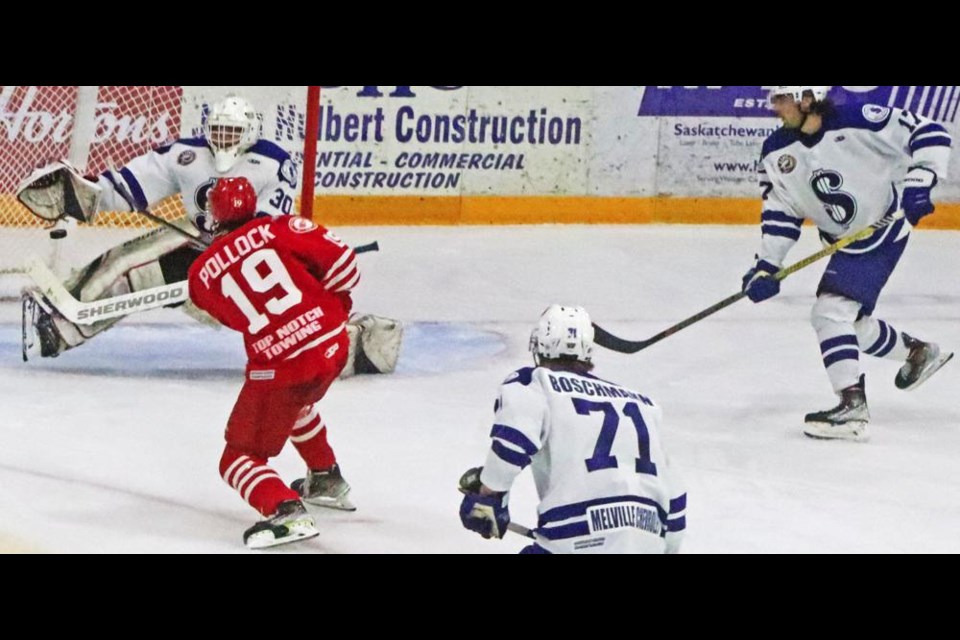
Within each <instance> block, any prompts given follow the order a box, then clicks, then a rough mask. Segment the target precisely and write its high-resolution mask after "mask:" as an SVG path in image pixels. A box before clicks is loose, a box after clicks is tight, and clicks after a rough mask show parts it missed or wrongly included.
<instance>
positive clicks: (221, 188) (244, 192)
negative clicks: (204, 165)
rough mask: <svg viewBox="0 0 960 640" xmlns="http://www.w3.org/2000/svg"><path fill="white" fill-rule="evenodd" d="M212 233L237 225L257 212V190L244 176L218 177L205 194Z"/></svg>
mask: <svg viewBox="0 0 960 640" xmlns="http://www.w3.org/2000/svg"><path fill="white" fill-rule="evenodd" d="M207 203H208V204H207V206H208V207H209V209H210V217H211V218H213V225H212V227H213V231H214V233H216V232H218V231H220V230H221V229H223V228H225V227H226V228H233V227H239V226H240V225H242V224H244V223H245V222H247V221H248V220H251V219H252V218H253V217H254V216H255V215H256V213H257V192H256V190H255V189H254V188H253V185H252V184H250V181H249V180H247V179H246V178H220V179H219V180H217V184H215V185H214V186H213V189H211V190H210V193H209V194H208V196H207Z"/></svg>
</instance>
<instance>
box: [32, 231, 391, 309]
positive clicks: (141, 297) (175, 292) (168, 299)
mask: <svg viewBox="0 0 960 640" xmlns="http://www.w3.org/2000/svg"><path fill="white" fill-rule="evenodd" d="M379 250H380V245H379V244H378V243H377V242H376V241H373V242H371V243H369V244H364V245H360V246H358V247H355V248H354V250H353V252H354V253H368V252H371V251H379ZM26 273H27V275H28V276H29V277H30V279H31V280H33V282H34V283H35V284H36V285H37V288H38V290H39V293H40V294H41V295H42V297H44V298H46V299H47V301H49V304H50V305H51V306H53V307H54V308H55V309H56V310H57V311H59V312H60V313H61V315H63V317H65V318H66V319H67V320H69V321H70V322H73V323H75V324H92V323H94V322H100V321H101V320H109V319H111V318H119V317H122V316H126V315H130V314H131V313H138V312H140V311H150V310H151V309H159V308H160V307H166V306H169V305H171V304H176V303H180V302H186V300H187V298H188V297H189V292H188V290H187V281H186V280H182V281H180V282H172V283H170V284H165V285H161V286H159V287H152V288H150V289H143V290H141V291H134V292H132V293H125V294H123V295H119V296H114V297H111V298H103V299H101V300H94V301H92V302H82V301H80V300H77V299H76V298H75V297H74V296H73V295H72V294H71V293H70V292H69V291H67V289H66V287H64V286H63V283H62V282H60V279H59V278H58V277H57V276H56V275H54V273H53V272H52V271H51V270H50V268H49V267H48V266H47V265H46V264H45V263H44V262H43V260H41V259H40V258H36V257H34V258H31V259H30V260H28V261H27V270H26ZM37 302H40V303H41V304H42V300H37Z"/></svg>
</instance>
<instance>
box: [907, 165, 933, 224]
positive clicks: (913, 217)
mask: <svg viewBox="0 0 960 640" xmlns="http://www.w3.org/2000/svg"><path fill="white" fill-rule="evenodd" d="M936 184H937V174H935V173H934V172H933V171H930V170H929V169H923V168H921V167H914V168H912V169H910V171H908V172H907V177H906V178H904V181H903V197H902V198H901V205H902V206H903V213H904V215H905V216H906V217H907V220H909V221H910V224H912V225H913V226H917V223H919V222H920V219H921V218H923V217H924V216H928V215H930V214H931V213H933V209H934V206H933V202H932V201H931V200H930V190H931V189H933V187H934V185H936Z"/></svg>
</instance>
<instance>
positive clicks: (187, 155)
mask: <svg viewBox="0 0 960 640" xmlns="http://www.w3.org/2000/svg"><path fill="white" fill-rule="evenodd" d="M196 159H197V154H196V152H195V151H193V149H187V150H186V151H181V152H180V155H178V156H177V164H178V165H180V166H181V167H185V166H187V165H188V164H190V163H191V162H193V161H194V160H196Z"/></svg>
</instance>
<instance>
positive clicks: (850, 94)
mask: <svg viewBox="0 0 960 640" xmlns="http://www.w3.org/2000/svg"><path fill="white" fill-rule="evenodd" d="M771 88H772V87H771V86H715V87H676V86H670V87H646V90H645V91H644V93H643V99H642V100H641V102H640V109H639V112H638V113H637V115H639V116H722V117H731V116H733V117H740V118H758V117H759V118H762V117H768V116H772V115H773V114H772V112H771V111H770V106H769V102H768V94H769V91H770V89H771ZM828 96H829V97H830V98H831V99H832V100H833V101H834V102H836V103H837V104H849V103H868V102H869V103H873V104H880V105H884V106H888V107H900V108H901V109H908V110H910V111H914V112H916V113H918V114H920V115H922V116H926V117H928V118H932V119H934V120H937V121H940V122H954V121H955V120H956V117H957V106H958V103H960V87H956V86H954V87H946V86H864V87H861V86H837V87H831V88H830V93H829V94H828Z"/></svg>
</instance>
